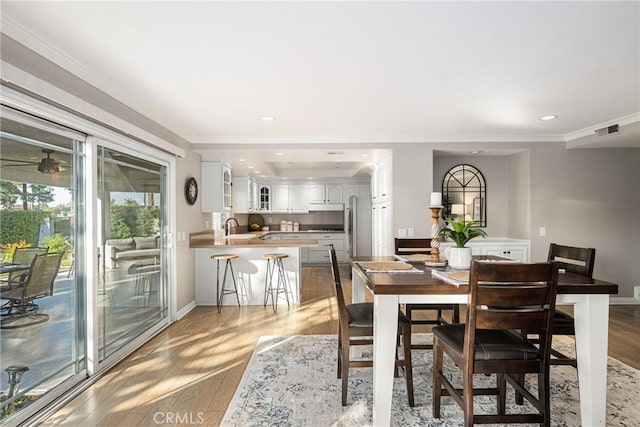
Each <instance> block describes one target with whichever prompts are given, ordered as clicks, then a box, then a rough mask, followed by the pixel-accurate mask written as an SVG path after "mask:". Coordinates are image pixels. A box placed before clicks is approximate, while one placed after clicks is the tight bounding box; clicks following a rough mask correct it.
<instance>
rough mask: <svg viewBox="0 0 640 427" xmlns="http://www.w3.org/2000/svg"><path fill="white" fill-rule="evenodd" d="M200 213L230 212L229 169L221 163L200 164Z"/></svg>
mask: <svg viewBox="0 0 640 427" xmlns="http://www.w3.org/2000/svg"><path fill="white" fill-rule="evenodd" d="M201 166H202V212H229V211H230V210H231V168H230V167H229V166H227V165H226V164H224V163H222V162H202V164H201Z"/></svg>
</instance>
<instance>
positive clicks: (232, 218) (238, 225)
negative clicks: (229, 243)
mask: <svg viewBox="0 0 640 427" xmlns="http://www.w3.org/2000/svg"><path fill="white" fill-rule="evenodd" d="M231 220H234V221H235V222H236V227H240V224H239V223H238V220H237V219H235V218H234V217H231V218H229V219H227V220H226V221H225V222H224V235H225V236H228V235H229V229H230V227H229V221H231Z"/></svg>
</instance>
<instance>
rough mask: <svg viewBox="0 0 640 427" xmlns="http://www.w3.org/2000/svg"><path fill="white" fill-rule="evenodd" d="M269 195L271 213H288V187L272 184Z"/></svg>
mask: <svg viewBox="0 0 640 427" xmlns="http://www.w3.org/2000/svg"><path fill="white" fill-rule="evenodd" d="M271 193H272V194H271V196H272V200H271V212H289V186H288V185H287V184H273V185H272V186H271Z"/></svg>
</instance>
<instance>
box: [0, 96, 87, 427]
mask: <svg viewBox="0 0 640 427" xmlns="http://www.w3.org/2000/svg"><path fill="white" fill-rule="evenodd" d="M0 120H1V122H0V136H1V138H0V205H1V206H0V250H1V251H0V263H1V266H2V270H1V271H2V273H0V305H1V309H0V314H1V317H0V348H1V352H2V354H1V357H0V424H2V423H4V421H5V420H8V419H10V418H16V417H20V416H21V412H22V413H24V412H23V411H27V412H28V411H30V410H31V409H27V408H33V407H37V406H38V405H40V404H41V403H42V402H43V401H44V400H47V399H41V398H43V397H44V396H47V395H48V394H49V393H50V392H51V391H52V390H54V389H57V388H59V387H70V385H69V381H67V380H69V379H70V378H72V377H74V376H75V375H78V377H81V376H84V375H81V374H80V373H81V372H84V370H85V368H86V366H85V362H86V345H85V335H84V329H83V328H82V327H81V325H83V324H84V323H85V314H86V309H85V307H84V294H83V293H82V289H84V284H83V283H81V280H79V279H78V278H79V277H80V275H78V274H76V272H77V271H78V270H79V269H82V266H78V265H77V264H76V262H75V260H76V259H77V256H76V255H77V254H79V253H82V251H83V248H82V236H79V233H78V230H79V229H81V227H82V224H83V223H84V218H83V217H82V215H78V213H79V212H80V211H81V210H80V209H79V206H81V205H82V194H83V191H82V188H81V187H82V185H83V180H82V178H81V177H82V173H81V171H82V168H83V162H84V155H83V150H84V141H85V135H83V134H80V133H77V132H73V131H70V130H68V129H66V128H63V127H58V126H55V125H53V124H51V123H49V122H45V121H40V120H38V119H35V118H33V117H27V116H23V115H22V114H20V113H17V112H14V111H13V110H9V109H6V110H5V109H4V108H3V111H2V118H1V119H0ZM38 248H41V249H38ZM37 253H40V254H44V253H48V254H53V253H59V254H61V258H60V261H59V262H60V264H59V266H58V265H57V262H54V263H53V267H52V270H51V274H46V272H43V271H41V270H39V269H37V268H35V266H36V264H33V265H34V268H31V265H32V262H33V258H34V257H35V256H36V254H37ZM55 258H56V257H55V256H50V257H48V259H55ZM43 262H45V261H44V260H43ZM78 381H79V380H78ZM63 383H65V385H62V384H63ZM48 398H51V397H48ZM31 405H33V406H31Z"/></svg>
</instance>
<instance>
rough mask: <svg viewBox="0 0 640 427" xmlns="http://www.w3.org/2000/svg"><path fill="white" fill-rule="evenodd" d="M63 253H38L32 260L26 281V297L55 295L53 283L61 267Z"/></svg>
mask: <svg viewBox="0 0 640 427" xmlns="http://www.w3.org/2000/svg"><path fill="white" fill-rule="evenodd" d="M63 255H64V254H61V253H50V254H45V255H37V256H36V257H35V258H34V259H33V261H32V262H31V268H30V269H29V275H28V276H27V279H26V281H25V282H24V298H25V299H33V298H37V297H41V296H47V295H53V283H54V282H55V280H56V276H57V275H58V270H59V269H60V262H61V261H62V256H63Z"/></svg>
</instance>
